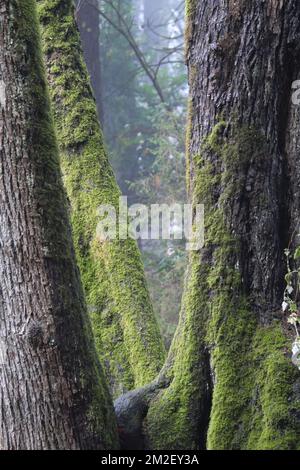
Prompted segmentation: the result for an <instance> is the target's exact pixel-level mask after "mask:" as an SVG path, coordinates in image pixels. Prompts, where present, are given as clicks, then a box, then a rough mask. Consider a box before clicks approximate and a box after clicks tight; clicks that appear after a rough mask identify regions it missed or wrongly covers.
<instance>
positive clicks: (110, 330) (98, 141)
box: [38, 0, 164, 396]
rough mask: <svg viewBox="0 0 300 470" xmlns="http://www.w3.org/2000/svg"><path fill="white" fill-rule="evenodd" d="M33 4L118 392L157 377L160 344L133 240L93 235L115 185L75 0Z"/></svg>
mask: <svg viewBox="0 0 300 470" xmlns="http://www.w3.org/2000/svg"><path fill="white" fill-rule="evenodd" d="M38 5H39V14H40V22H41V26H42V37H43V46H44V54H45V61H46V67H47V71H48V78H49V82H50V95H51V99H52V102H53V106H54V110H55V123H56V128H57V132H58V139H59V146H60V151H61V162H62V167H63V173H64V181H65V185H66V189H67V193H68V196H69V199H70V202H71V206H72V228H73V236H74V241H75V247H76V251H77V257H78V261H79V265H80V269H81V274H82V278H83V283H84V287H85V291H86V296H87V301H88V306H89V309H90V311H91V315H92V318H93V325H94V332H95V335H96V340H97V345H98V350H99V353H100V355H101V357H102V359H103V362H104V364H105V366H106V372H107V377H108V380H109V383H110V385H111V388H112V391H113V394H114V395H115V396H117V395H120V394H121V393H123V392H124V391H127V390H129V389H131V388H133V387H134V386H141V385H144V384H145V383H147V382H149V381H150V380H152V379H153V378H154V377H155V376H156V374H157V373H158V372H159V370H160V368H161V366H162V363H163V360H164V348H163V342H162V339H161V336H160V333H159V330H158V326H157V322H156V319H155V316H154V313H153V309H152V305H151V301H150V298H149V293H148V289H147V286H146V281H145V276H144V271H143V266H142V262H141V259H140V254H139V251H138V248H137V244H136V242H135V241H133V240H124V241H115V242H113V241H111V242H107V243H101V242H100V241H99V240H98V239H97V237H96V227H97V223H98V219H97V209H98V207H99V206H100V205H101V204H112V205H114V206H115V207H116V208H117V207H118V203H119V196H120V190H119V188H118V186H117V183H116V181H115V177H114V174H113V171H112V169H111V166H110V164H109V161H108V158H107V154H106V152H105V150H104V146H103V138H102V133H101V130H100V127H99V123H98V119H97V113H96V107H95V102H94V99H93V96H92V93H91V88H90V85H89V79H88V75H87V71H86V67H85V65H84V63H83V58H82V54H81V46H80V39H79V34H78V30H77V27H76V22H75V19H74V9H73V6H72V1H71V0H55V1H49V0H39V1H38Z"/></svg>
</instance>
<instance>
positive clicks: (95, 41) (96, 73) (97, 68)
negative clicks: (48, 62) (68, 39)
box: [76, 0, 103, 125]
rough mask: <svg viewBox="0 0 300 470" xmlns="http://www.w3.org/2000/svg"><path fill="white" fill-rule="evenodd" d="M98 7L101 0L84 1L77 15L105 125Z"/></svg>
mask: <svg viewBox="0 0 300 470" xmlns="http://www.w3.org/2000/svg"><path fill="white" fill-rule="evenodd" d="M77 5H78V1H77ZM95 7H96V8H95ZM97 8H100V1H99V0H89V1H84V2H83V3H82V5H81V6H80V7H79V8H78V12H77V15H76V17H77V24H78V27H79V31H80V36H81V41H82V46H83V53H84V58H85V62H86V65H87V69H88V72H89V75H90V77H91V85H92V89H93V92H94V95H95V99H96V104H97V110H98V116H99V119H100V122H101V123H102V125H103V109H102V86H101V83H102V79H101V62H100V15H99V13H98V11H97Z"/></svg>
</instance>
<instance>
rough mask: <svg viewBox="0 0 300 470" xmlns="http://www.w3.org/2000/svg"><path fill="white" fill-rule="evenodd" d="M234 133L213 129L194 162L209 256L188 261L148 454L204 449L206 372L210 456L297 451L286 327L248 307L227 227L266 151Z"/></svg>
mask: <svg viewBox="0 0 300 470" xmlns="http://www.w3.org/2000/svg"><path fill="white" fill-rule="evenodd" d="M231 127H232V129H231V131H230V129H229V125H228V124H226V123H225V122H219V123H218V124H217V125H216V126H215V128H214V129H213V130H212V132H211V134H210V135H209V136H208V137H207V139H205V141H204V142H203V145H202V147H201V149H200V152H199V154H198V155H194V156H193V160H192V163H193V172H194V190H193V202H194V204H196V203H204V205H205V247H204V249H203V250H201V253H198V252H196V253H192V254H191V258H190V263H189V273H188V275H187V280H186V287H185V295H184V300H183V305H182V311H181V317H180V323H179V326H178V329H177V334H176V336H175V339H174V342H173V344H172V347H171V351H170V355H169V358H168V361H167V366H166V368H167V370H166V371H165V375H166V377H167V378H168V380H169V381H170V385H169V386H168V387H167V388H166V389H164V390H161V391H160V392H159V394H158V395H157V396H156V398H155V400H153V401H152V402H151V404H150V408H149V412H148V415H147V422H146V424H147V431H148V438H149V441H150V443H151V448H154V449H199V448H201V447H202V446H203V440H204V439H205V431H206V427H205V424H206V416H205V411H206V412H207V410H208V408H209V403H208V401H207V394H206V390H207V386H208V384H209V371H210V367H211V369H212V375H213V382H214V384H213V394H212V395H213V399H212V409H211V415H210V420H209V429H208V436H207V448H208V449H226V450H229V449H296V448H298V447H299V442H300V440H299V436H300V434H299V432H300V430H299V424H297V418H296V417H297V415H298V414H299V405H300V402H299V400H300V393H299V390H300V381H299V373H298V371H297V370H296V369H295V368H293V366H292V365H291V361H290V358H289V357H287V356H286V346H287V344H288V340H287V338H286V337H285V335H284V333H283V330H282V325H281V324H280V323H279V322H278V321H274V322H272V323H271V324H269V325H268V326H263V325H261V324H260V320H259V318H258V317H257V314H256V312H255V311H253V310H252V308H251V304H250V301H249V299H248V298H247V296H246V294H245V293H244V288H243V284H242V280H241V274H240V271H239V265H238V263H237V260H238V254H239V252H240V249H241V240H240V239H239V236H238V234H237V233H235V232H234V231H232V230H231V226H230V225H229V222H228V220H230V218H229V217H228V213H229V211H230V207H231V203H232V200H233V198H236V197H240V194H242V192H243V191H244V183H245V181H244V176H243V174H244V173H247V171H246V170H247V169H248V167H249V166H250V165H251V164H252V163H253V162H254V161H255V162H256V163H258V164H260V163H261V164H263V161H264V156H265V155H266V153H265V143H264V141H263V138H262V136H261V135H260V134H259V133H258V132H257V131H256V130H255V129H253V128H247V127H239V126H238V125H237V124H236V123H235V124H233V125H232V126H231ZM228 130H229V131H230V136H229V137H225V135H226V134H227V133H228ZM208 350H209V351H210V365H208V363H207V359H206V356H205V354H207V351H208Z"/></svg>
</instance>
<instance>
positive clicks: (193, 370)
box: [146, 253, 208, 450]
mask: <svg viewBox="0 0 300 470" xmlns="http://www.w3.org/2000/svg"><path fill="white" fill-rule="evenodd" d="M206 275H207V266H205V265H202V266H200V265H199V253H193V254H192V255H191V259H190V270H189V272H188V273H187V279H186V286H185V293H184V298H183V305H182V310H181V315H180V321H179V325H178V328H177V333H176V336H175V338H174V341H173V343H172V347H171V351H170V354H169V361H170V362H171V363H172V364H171V366H170V367H169V369H168V371H167V372H166V375H167V377H168V380H170V385H169V387H168V388H167V389H165V390H162V391H161V392H160V393H159V394H158V395H157V397H156V398H155V400H153V401H152V402H151V405H150V408H149V411H148V414H147V420H146V428H147V436H148V439H149V441H150V443H151V447H150V448H151V449H182V450H184V449H199V448H200V447H201V439H202V440H203V437H204V436H203V430H201V429H200V427H199V422H198V416H199V415H201V414H202V412H203V411H204V410H203V407H205V406H206V405H207V404H206V402H205V395H206V385H207V376H206V373H207V368H206V364H205V362H206V353H205V351H204V350H203V345H204V337H203V334H204V328H203V325H204V324H205V321H206V318H207V317H208V302H206V300H207V299H206V295H205V293H206V292H207V289H206V290H205V291H203V290H202V291H200V290H199V285H201V286H202V288H203V289H205V286H206ZM201 434H202V437H201ZM202 445H203V443H202Z"/></svg>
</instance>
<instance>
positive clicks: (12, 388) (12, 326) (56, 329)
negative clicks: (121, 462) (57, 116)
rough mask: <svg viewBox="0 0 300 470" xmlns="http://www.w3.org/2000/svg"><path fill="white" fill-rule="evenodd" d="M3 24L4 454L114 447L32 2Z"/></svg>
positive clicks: (0, 374)
mask: <svg viewBox="0 0 300 470" xmlns="http://www.w3.org/2000/svg"><path fill="white" fill-rule="evenodd" d="M0 23H1V28H0V45H1V48H0V70H1V80H0V90H1V93H0V96H1V98H0V112H1V118H0V135H1V141H2V145H1V150H0V153H1V182H0V187H1V188H0V189H1V199H0V219H1V225H0V227H1V228H0V232H1V233H0V235H1V236H0V238H1V243H0V273H1V276H0V293H1V309H0V320H1V321H0V351H1V355H0V403H1V406H0V423H1V424H0V448H1V449H3V450H5V449H9V450H20V449H35V450H37V449H103V448H110V449H111V448H116V447H117V436H116V426H115V418H114V412H113V408H112V403H111V399H110V397H109V392H108V389H107V387H106V384H105V379H104V375H103V372H102V369H101V368H100V365H99V362H98V359H97V356H96V351H95V347H94V343H93V339H92V334H91V328H90V322H89V320H88V316H87V311H86V306H85V303H84V298H83V293H82V288H81V284H80V279H79V274H78V269H77V267H76V264H75V256H74V249H73V245H72V241H71V231H70V225H69V221H68V215H67V204H66V197H65V192H64V190H63V186H62V181H61V174H60V170H59V163H58V150H57V145H56V139H55V135H54V129H53V122H52V116H51V112H50V108H49V101H48V93H47V88H46V84H45V78H44V69H43V66H42V60H41V51H40V38H39V36H38V21H37V14H36V5H35V1H33V0H27V1H26V2H24V1H21V0H14V1H10V0H3V1H1V13H0Z"/></svg>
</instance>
